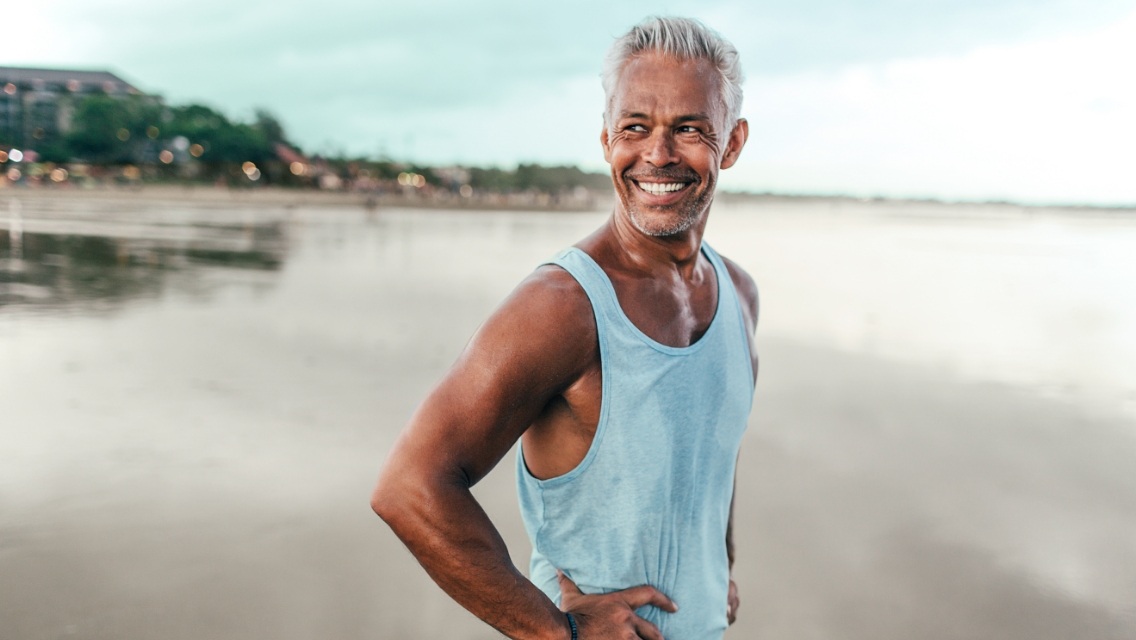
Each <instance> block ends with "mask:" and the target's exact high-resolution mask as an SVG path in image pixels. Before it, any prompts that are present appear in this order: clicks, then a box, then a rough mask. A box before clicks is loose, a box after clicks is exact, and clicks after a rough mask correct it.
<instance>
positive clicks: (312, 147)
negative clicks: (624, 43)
mask: <svg viewBox="0 0 1136 640" xmlns="http://www.w3.org/2000/svg"><path fill="white" fill-rule="evenodd" d="M3 5H4V6H3V7H2V8H0V15H3V16H4V20H3V21H2V22H0V65H13V66H44V67H51V68H82V69H108V70H111V71H113V72H115V73H117V74H119V75H120V76H121V77H123V78H124V79H126V80H128V81H130V82H132V83H133V84H135V86H137V87H139V88H140V89H142V90H144V91H147V92H151V93H158V94H161V95H163V96H164V97H165V98H166V100H167V101H168V102H170V103H174V104H183V103H189V102H196V103H202V104H207V105H210V106H213V107H215V108H218V109H220V110H222V111H223V112H225V113H226V114H228V115H230V116H232V117H238V118H251V114H252V112H253V110H254V109H256V108H266V109H268V110H269V111H271V112H273V113H275V114H276V115H277V116H278V117H279V118H280V120H281V121H282V122H283V123H284V125H285V128H286V130H287V132H288V133H289V136H290V137H291V138H292V139H293V140H295V141H296V142H297V143H299V144H300V145H301V146H302V147H303V149H304V150H305V151H309V152H322V153H348V154H352V155H365V156H371V157H379V156H386V157H392V158H395V159H402V160H411V161H416V162H421V163H432V164H449V163H467V164H479V165H497V166H503V167H508V166H512V165H514V164H516V163H518V162H541V163H544V164H576V165H579V166H582V167H584V168H587V169H592V170H606V165H605V164H604V161H603V155H602V151H601V149H600V146H599V141H598V140H599V132H600V127H601V126H602V118H601V112H602V109H603V91H602V88H601V87H600V81H599V71H600V63H601V61H602V59H603V54H604V52H605V50H606V49H607V47H608V46H609V45H610V44H611V42H612V41H613V40H614V39H615V38H616V37H617V36H618V35H620V34H621V33H623V32H625V31H626V30H627V29H628V28H629V27H630V26H632V25H633V24H635V23H636V22H638V21H639V20H641V19H642V18H643V17H645V16H648V15H684V16H692V17H696V18H699V19H701V20H703V21H704V22H705V23H706V24H707V25H709V26H710V27H712V28H714V29H715V30H717V31H719V32H720V33H721V34H722V35H724V36H725V37H726V38H728V39H729V40H731V41H732V42H733V43H734V44H735V45H736V46H737V48H738V50H739V52H740V54H741V58H742V65H743V68H744V69H745V72H746V76H747V82H746V84H745V103H744V105H743V109H742V115H743V117H745V118H747V119H748V120H749V122H750V131H751V134H750V140H749V143H748V144H747V147H746V149H745V151H744V152H743V154H742V158H741V160H740V161H739V163H738V164H737V165H736V166H735V167H733V168H732V169H730V170H728V171H725V172H723V174H722V176H721V184H722V185H723V186H724V187H726V188H730V189H737V190H749V191H757V192H764V191H772V192H777V193H811V194H837V193H839V194H849V195H857V196H893V197H933V198H942V199H947V200H987V199H1008V200H1017V201H1024V202H1037V203H1074V204H1076V203H1085V204H1136V82H1134V81H1133V79H1134V78H1136V0H1125V1H1120V0H1077V1H1074V0H951V1H948V0H924V1H921V2H919V1H914V0H858V1H857V2H838V1H836V0H777V1H773V0H764V1H763V0H748V1H744V2H736V1H723V2H639V1H634V0H632V1H626V2H612V1H611V0H606V1H603V2H601V1H593V0H575V1H573V2H570V3H569V2H531V1H529V2H497V1H488V2H477V1H473V0H418V1H416V2H397V3H396V2H389V1H386V0H380V1H374V0H372V1H360V0H339V1H337V2H335V3H328V4H327V5H321V4H319V3H313V2H310V1H309V2H303V3H300V2H291V1H284V0H274V1H266V0H243V1H241V2H233V1H232V0H194V1H192V2H190V1H186V0H168V1H165V2H154V1H153V0H37V1H36V2H21V3H16V2H13V1H12V0H3Z"/></svg>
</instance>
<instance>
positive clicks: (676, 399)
mask: <svg viewBox="0 0 1136 640" xmlns="http://www.w3.org/2000/svg"><path fill="white" fill-rule="evenodd" d="M702 252H703V254H704V255H705V256H706V257H707V258H708V259H709V260H710V263H711V264H712V265H713V267H714V271H715V273H716V275H717V281H718V304H717V307H716V309H715V312H714V319H713V320H712V321H711V323H710V327H709V328H708V329H707V330H706V333H705V334H703V335H702V337H701V338H700V339H699V340H698V341H697V342H695V343H694V344H692V345H690V346H688V347H671V346H667V345H664V344H661V343H659V342H656V341H655V340H652V339H651V338H650V337H648V336H647V335H646V334H644V333H643V332H642V331H640V330H639V329H638V328H637V327H636V326H635V325H634V324H632V322H631V320H630V319H628V317H627V315H626V314H625V313H624V312H623V309H622V308H621V307H620V305H619V300H618V299H617V298H616V293H615V289H614V288H613V287H612V284H611V281H610V280H609V279H608V277H607V274H605V273H604V271H603V269H602V268H601V267H600V266H599V265H598V264H596V262H595V261H594V260H593V259H592V258H591V257H590V256H588V254H586V253H584V252H583V251H581V250H580V249H576V248H570V249H567V250H565V251H563V252H561V253H560V254H558V255H557V256H556V257H555V258H554V259H553V260H551V261H550V262H549V263H548V264H555V265H558V266H559V267H561V268H563V269H564V270H565V271H567V272H568V273H569V274H571V275H572V277H573V278H575V279H576V281H577V282H579V284H580V286H581V287H582V288H583V289H584V292H585V293H586V294H587V296H588V300H589V301H590V302H591V305H592V311H593V313H594V315H595V320H596V333H597V334H598V337H599V350H600V361H601V372H602V383H601V384H602V394H601V408H600V418H599V423H598V425H597V426H596V433H595V436H594V438H593V440H592V444H591V447H590V448H589V450H588V453H587V455H586V456H585V457H584V459H583V461H581V462H580V464H579V465H578V466H577V467H576V468H575V469H573V470H572V471H570V472H568V473H566V474H564V475H562V476H557V477H555V478H551V479H548V480H538V479H537V478H535V477H533V475H532V474H531V473H529V471H528V468H527V467H526V466H525V462H524V451H523V448H519V449H518V451H517V486H518V497H519V501H520V507H521V515H522V518H523V519H524V523H525V529H526V530H527V532H528V535H529V539H530V540H531V541H532V546H533V553H532V560H531V563H530V566H529V578H530V579H531V580H532V582H533V583H534V584H536V585H537V587H539V588H540V589H541V590H542V591H543V592H544V593H545V594H547V595H548V597H549V598H551V599H552V601H553V602H555V603H556V604H557V605H559V604H560V587H559V585H558V583H557V580H556V570H557V569H560V570H561V571H563V572H564V573H565V574H566V575H567V576H568V577H569V578H571V579H572V580H573V581H574V582H575V583H576V585H577V586H578V587H579V588H580V590H581V591H582V592H583V593H588V594H596V593H610V592H612V591H618V590H620V589H626V588H629V587H634V586H638V585H642V584H648V585H651V586H653V587H655V588H657V589H659V590H660V591H662V592H663V593H665V594H666V595H668V596H669V597H670V598H671V599H672V600H673V601H674V602H675V603H676V604H677V605H678V612H677V613H673V614H672V613H668V612H665V611H663V610H662V609H659V608H656V607H654V606H652V605H647V606H644V607H641V608H640V609H639V610H638V611H637V612H636V613H638V614H639V615H640V616H642V617H643V618H645V619H647V620H649V621H651V622H653V623H654V624H656V625H658V627H659V629H660V630H661V631H662V633H663V636H664V637H666V638H667V640H710V639H714V640H718V639H720V638H721V637H722V633H723V631H724V630H725V629H726V626H727V622H726V598H727V592H728V589H729V560H728V559H727V556H726V526H727V523H728V521H729V516H730V500H731V499H732V497H733V486H734V485H733V482H734V468H735V465H736V462H737V454H738V447H739V445H740V444H741V437H742V433H743V432H744V431H745V427H746V421H747V419H748V416H749V412H750V408H751V405H752V402H753V381H754V378H753V375H754V374H753V364H752V360H751V358H750V350H749V342H748V337H747V335H746V334H747V331H746V327H745V322H744V321H743V319H742V310H741V303H740V301H739V299H738V295H737V291H736V290H735V289H734V285H733V281H732V280H731V278H730V275H729V272H727V271H726V267H725V265H724V264H723V263H722V259H721V258H720V257H719V256H718V254H717V253H715V252H714V250H713V249H711V248H710V247H709V246H708V245H706V244H705V243H703V245H702Z"/></svg>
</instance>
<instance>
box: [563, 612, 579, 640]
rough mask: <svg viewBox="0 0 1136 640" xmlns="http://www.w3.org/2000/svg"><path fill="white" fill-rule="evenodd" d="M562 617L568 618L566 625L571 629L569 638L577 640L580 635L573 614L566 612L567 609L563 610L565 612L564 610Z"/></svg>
mask: <svg viewBox="0 0 1136 640" xmlns="http://www.w3.org/2000/svg"><path fill="white" fill-rule="evenodd" d="M564 617H566V618H568V626H569V628H570V630H571V632H572V638H571V640H579V637H580V631H579V629H578V628H577V627H576V616H574V615H572V614H570V613H568V612H567V611H565V612H564Z"/></svg>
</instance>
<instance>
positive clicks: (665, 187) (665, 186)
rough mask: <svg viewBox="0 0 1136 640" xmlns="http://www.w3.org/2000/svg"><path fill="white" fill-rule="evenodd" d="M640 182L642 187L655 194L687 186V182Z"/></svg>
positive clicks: (659, 194) (658, 194)
mask: <svg viewBox="0 0 1136 640" xmlns="http://www.w3.org/2000/svg"><path fill="white" fill-rule="evenodd" d="M638 184H639V188H640V189H642V190H644V191H646V192H647V193H649V194H651V195H653V196H661V195H663V194H664V193H671V192H672V191H678V190H679V189H682V188H683V187H685V186H686V183H685V182H640V183H638Z"/></svg>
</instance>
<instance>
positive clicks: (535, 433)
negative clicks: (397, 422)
mask: <svg viewBox="0 0 1136 640" xmlns="http://www.w3.org/2000/svg"><path fill="white" fill-rule="evenodd" d="M741 82H742V74H741V68H740V66H739V63H738V55H737V51H736V50H735V49H734V47H733V46H732V45H730V44H729V43H728V42H726V41H725V40H723V39H722V38H721V37H719V36H718V35H717V34H715V33H714V32H712V31H710V30H708V29H706V28H705V27H704V26H702V25H701V24H699V23H698V22H696V21H693V20H686V19H678V18H659V19H650V20H648V21H646V22H644V23H642V24H640V25H639V26H636V27H635V28H634V29H632V30H631V31H630V32H629V33H627V34H626V35H625V36H623V37H622V38H620V39H619V40H617V41H616V42H615V43H614V44H613V45H612V48H611V50H610V51H609V53H608V55H607V58H606V59H605V62H604V73H603V83H604V90H605V93H606V95H607V109H606V111H605V115H604V122H605V126H604V130H603V132H602V133H601V135H600V141H601V143H602V144H603V148H604V157H605V158H606V159H607V161H608V162H609V163H610V164H611V175H612V180H613V181H614V183H615V190H616V193H617V196H618V198H617V203H616V205H615V210H614V211H613V212H612V215H611V217H610V218H609V219H608V221H607V222H606V223H605V224H604V225H603V226H602V227H600V228H599V229H598V230H597V231H596V232H595V233H593V234H592V235H591V236H589V237H587V238H585V239H583V240H581V241H580V242H579V243H578V244H576V245H575V246H574V247H572V248H570V249H568V250H566V251H564V252H562V253H561V254H560V255H559V256H557V257H556V258H555V259H554V260H552V261H551V262H550V263H549V264H547V265H544V266H542V267H540V268H539V269H537V270H536V271H535V272H534V273H533V274H532V275H531V276H530V277H529V278H527V279H526V280H525V281H524V282H522V283H521V284H520V286H518V287H517V289H516V291H514V292H513V293H512V295H510V296H509V298H508V299H506V300H505V302H503V303H502V304H501V306H500V307H499V308H498V309H497V310H496V311H495V312H494V313H493V315H492V316H491V317H490V318H489V319H488V320H486V322H485V324H484V325H482V327H481V328H480V329H479V330H478V332H477V334H476V335H475V336H474V337H473V339H472V340H471V341H470V343H469V345H468V346H467V347H466V349H465V351H464V352H463V353H462V355H461V357H460V358H459V359H458V361H457V363H455V364H454V366H453V368H452V369H451V370H450V371H449V373H447V374H446V376H445V377H444V378H443V379H442V381H441V382H440V383H439V384H438V385H437V387H435V388H434V390H433V391H432V392H431V393H430V395H429V396H428V397H427V398H426V400H425V401H424V402H423V403H422V405H421V406H420V407H419V408H418V410H417V411H416V412H415V414H414V416H413V417H412V418H411V420H410V424H409V425H407V427H406V429H405V430H404V431H403V433H402V435H401V436H400V437H399V440H398V441H397V443H396V444H395V445H394V447H393V448H392V450H391V452H390V455H389V457H388V459H387V461H386V463H385V464H384V466H383V469H382V472H381V474H380V477H379V482H378V485H377V486H376V488H375V491H374V494H373V496H372V501H371V502H372V507H373V508H374V510H375V512H376V513H378V514H379V516H381V517H382V518H383V520H385V521H386V522H387V523H388V524H389V525H390V526H391V528H392V529H393V530H394V532H395V533H396V534H397V535H398V536H399V538H401V539H402V541H403V542H404V543H405V544H406V546H407V547H408V548H409V549H410V551H411V552H412V553H413V554H414V555H415V557H417V558H418V560H419V562H421V564H422V566H423V567H424V568H425V569H426V571H427V572H429V574H430V575H431V577H433V578H434V580H435V581H436V582H437V583H438V584H439V585H440V586H441V587H442V588H443V589H444V590H445V591H446V592H447V593H449V594H450V595H451V596H452V597H453V598H454V599H455V600H457V601H458V602H459V603H461V604H462V605H463V606H464V607H465V608H467V609H469V610H470V611H471V612H473V613H474V614H475V615H477V616H478V617H480V618H481V619H482V620H484V621H486V622H487V623H489V624H491V625H493V626H494V627H495V628H497V629H498V630H499V631H501V632H502V633H504V634H505V635H507V636H509V637H511V638H549V639H552V638H556V639H564V640H568V639H573V640H575V639H577V638H579V639H582V640H599V639H603V638H636V637H639V638H646V639H649V640H656V639H659V638H663V637H666V638H669V639H670V640H709V639H717V638H721V636H722V633H723V631H724V630H725V629H726V627H727V625H728V624H730V623H732V622H733V620H734V617H735V615H736V613H737V608H738V596H737V588H736V586H735V585H734V582H733V579H732V575H731V569H732V565H733V558H734V554H733V540H732V528H733V527H732V525H733V488H734V472H735V464H736V461H737V454H738V447H739V444H740V442H741V436H742V432H743V431H744V430H745V426H746V421H747V418H748V415H749V411H750V405H751V401H752V397H753V384H754V379H755V373H756V370H757V357H756V353H755V351H754V349H753V345H752V342H751V336H752V335H753V332H754V328H755V325H756V322H757V289H756V287H755V286H754V284H753V281H752V280H751V279H750V277H749V276H748V275H746V274H745V272H743V271H742V270H741V269H740V268H738V267H737V265H735V264H733V263H731V262H729V261H727V260H725V259H723V258H722V257H720V256H719V255H718V254H717V253H715V252H714V251H713V250H712V249H711V248H710V247H709V246H707V245H706V243H704V242H703V241H702V235H703V232H704V230H705V228H706V223H707V218H708V216H709V213H710V205H711V203H712V202H713V199H714V190H715V187H716V185H717V178H718V172H719V171H720V170H721V169H726V168H729V167H730V166H732V165H733V164H734V163H735V162H736V161H737V158H738V154H740V153H741V150H742V147H743V146H744V145H745V141H746V136H747V135H748V131H749V129H748V125H747V123H746V121H745V120H742V119H740V118H739V117H738V113H739V111H740V108H741V99H742V91H741ZM518 439H519V440H520V441H521V447H520V448H519V450H518V456H517V482H518V494H519V497H520V502H521V512H522V515H523V517H524V521H525V526H526V529H527V530H528V533H529V537H530V539H531V540H532V544H533V555H532V561H531V564H530V567H529V577H528V578H526V577H525V576H524V575H522V574H521V573H520V572H519V571H518V570H517V568H516V567H514V565H513V564H512V562H511V561H510V559H509V554H508V551H507V550H506V548H505V545H504V542H503V541H502V540H501V537H500V535H499V534H498V533H497V530H496V529H495V528H494V527H493V524H492V523H491V522H490V520H489V519H488V517H487V516H486V515H485V512H484V511H482V509H481V508H480V506H479V505H478V504H477V502H476V500H474V498H473V496H472V494H471V493H470V487H471V486H472V485H473V484H474V483H476V482H477V481H478V480H480V479H481V478H483V477H484V476H485V474H487V473H488V472H489V471H490V470H491V469H492V468H493V467H494V466H495V465H496V464H497V463H498V462H499V461H500V460H501V458H502V457H503V456H504V455H505V453H506V452H508V450H509V448H510V447H511V446H512V445H513V444H514V443H515V442H517V440H518Z"/></svg>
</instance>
